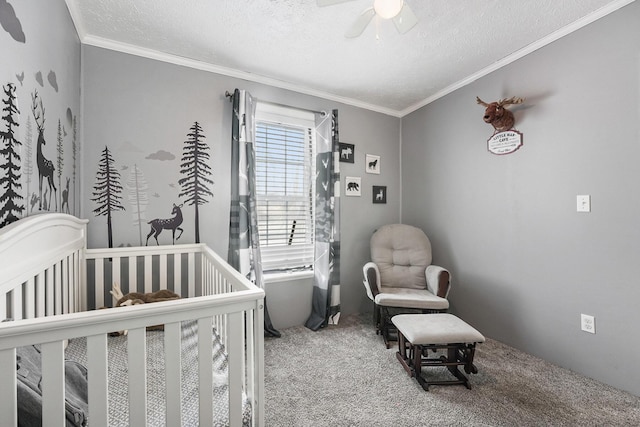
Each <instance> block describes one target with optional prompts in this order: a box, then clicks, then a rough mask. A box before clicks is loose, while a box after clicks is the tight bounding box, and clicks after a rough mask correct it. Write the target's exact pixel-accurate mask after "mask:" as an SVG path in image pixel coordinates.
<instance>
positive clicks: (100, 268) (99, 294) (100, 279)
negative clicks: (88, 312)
mask: <svg viewBox="0 0 640 427" xmlns="http://www.w3.org/2000/svg"><path fill="white" fill-rule="evenodd" d="M95 267H96V272H95V275H96V276H95V287H96V306H95V308H99V307H104V258H96V262H95Z"/></svg>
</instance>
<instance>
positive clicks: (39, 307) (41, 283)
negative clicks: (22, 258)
mask: <svg viewBox="0 0 640 427" xmlns="http://www.w3.org/2000/svg"><path fill="white" fill-rule="evenodd" d="M45 277H46V271H44V272H42V273H40V274H38V276H37V277H36V283H35V286H36V287H35V290H36V299H35V301H34V305H35V309H36V317H42V316H44V294H45V285H46V282H45Z"/></svg>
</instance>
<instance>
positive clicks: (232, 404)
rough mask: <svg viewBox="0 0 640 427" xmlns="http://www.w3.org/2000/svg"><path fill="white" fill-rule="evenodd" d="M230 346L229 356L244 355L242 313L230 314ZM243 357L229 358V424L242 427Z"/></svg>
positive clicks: (228, 349) (228, 348)
mask: <svg viewBox="0 0 640 427" xmlns="http://www.w3.org/2000/svg"><path fill="white" fill-rule="evenodd" d="M228 321H229V333H228V334H227V335H228V338H229V346H228V347H227V352H228V354H237V355H242V354H243V353H242V343H243V342H244V337H243V335H244V334H243V332H242V330H243V328H242V313H240V312H235V313H229V315H228ZM242 359H244V358H243V357H230V358H229V424H230V425H232V426H239V425H242V384H243V382H242V370H243V369H242V365H243V361H242Z"/></svg>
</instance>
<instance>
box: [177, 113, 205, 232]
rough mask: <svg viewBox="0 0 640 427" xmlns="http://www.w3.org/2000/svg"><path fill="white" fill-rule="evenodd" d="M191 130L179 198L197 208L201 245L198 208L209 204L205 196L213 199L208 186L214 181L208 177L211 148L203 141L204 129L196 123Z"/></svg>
mask: <svg viewBox="0 0 640 427" xmlns="http://www.w3.org/2000/svg"><path fill="white" fill-rule="evenodd" d="M190 130H191V132H190V133H188V134H187V137H188V139H187V140H186V141H185V142H184V147H183V149H182V163H181V164H180V167H181V169H180V173H181V174H182V175H183V176H184V178H180V179H179V180H178V184H180V185H181V186H182V192H181V193H180V194H179V195H178V197H183V196H184V197H186V198H187V199H186V200H185V203H188V204H189V205H193V206H195V211H196V212H195V234H196V243H200V214H199V211H198V207H199V206H200V205H202V204H204V203H207V200H205V196H207V195H209V196H212V197H213V193H212V192H211V191H210V190H209V189H208V188H207V184H213V181H212V180H210V179H209V178H207V175H211V167H210V166H209V165H208V164H207V163H206V162H207V161H208V160H209V153H207V150H208V149H209V147H208V146H207V144H205V143H204V142H202V141H201V140H202V139H204V138H205V136H204V134H203V133H202V128H201V127H200V124H199V123H198V122H194V123H193V126H191V129H190Z"/></svg>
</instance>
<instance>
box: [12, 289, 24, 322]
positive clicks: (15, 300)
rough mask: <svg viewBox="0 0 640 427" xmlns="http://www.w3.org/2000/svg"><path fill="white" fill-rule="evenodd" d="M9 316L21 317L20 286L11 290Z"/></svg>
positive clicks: (17, 318)
mask: <svg viewBox="0 0 640 427" xmlns="http://www.w3.org/2000/svg"><path fill="white" fill-rule="evenodd" d="M11 317H12V318H13V319H14V320H19V319H22V286H18V287H17V288H14V289H13V292H11Z"/></svg>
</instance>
